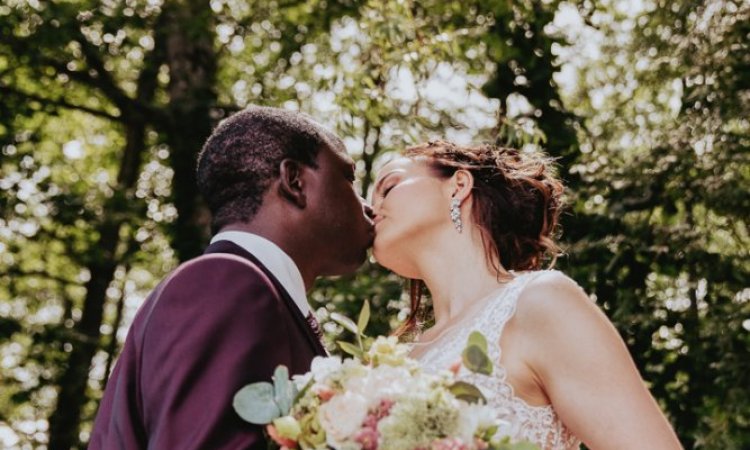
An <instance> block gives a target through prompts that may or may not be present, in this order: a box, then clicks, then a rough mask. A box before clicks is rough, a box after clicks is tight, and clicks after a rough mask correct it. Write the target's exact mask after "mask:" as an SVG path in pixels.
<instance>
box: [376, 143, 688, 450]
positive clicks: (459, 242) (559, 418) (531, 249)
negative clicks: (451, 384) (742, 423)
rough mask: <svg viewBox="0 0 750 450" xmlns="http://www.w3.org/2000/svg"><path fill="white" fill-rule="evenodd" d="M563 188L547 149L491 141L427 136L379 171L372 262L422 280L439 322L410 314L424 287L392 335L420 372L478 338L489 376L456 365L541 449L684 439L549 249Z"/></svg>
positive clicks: (452, 360)
mask: <svg viewBox="0 0 750 450" xmlns="http://www.w3.org/2000/svg"><path fill="white" fill-rule="evenodd" d="M562 192H563V187H562V184H561V183H560V182H559V181H558V180H557V179H555V178H554V177H553V175H552V174H550V161H549V160H548V159H545V158H544V157H541V156H538V155H533V154H529V153H519V152H518V151H515V150H510V149H501V148H497V147H494V146H490V145H485V146H478V147H462V146H458V145H455V144H452V143H450V142H445V141H438V142H429V143H426V144H422V145H419V146H416V147H412V148H409V149H408V150H406V152H405V153H404V155H403V156H402V157H400V158H398V159H396V160H393V161H391V162H389V163H388V164H387V165H386V166H385V167H383V169H382V170H381V172H380V174H379V175H378V179H377V182H376V184H375V190H374V193H373V209H374V213H375V231H376V238H375V243H374V255H375V258H376V259H377V260H378V261H379V262H380V264H382V265H383V266H385V267H387V268H389V269H391V270H393V271H394V272H396V273H398V274H399V275H402V276H404V277H407V278H410V279H412V280H415V283H417V285H418V284H419V283H422V282H423V283H424V284H425V285H426V287H427V288H428V289H429V291H430V294H431V296H432V302H433V309H434V317H435V324H434V326H432V327H431V328H429V329H427V330H420V329H419V326H418V324H417V321H416V313H417V310H418V309H419V302H420V299H419V287H417V288H416V289H412V308H411V311H412V312H411V315H410V317H409V319H408V320H407V322H406V323H405V324H404V326H403V327H402V329H401V330H400V332H406V331H411V332H416V333H417V336H418V337H417V338H416V340H415V342H414V344H413V350H412V355H411V356H413V357H414V358H416V359H418V360H419V361H420V362H421V363H422V364H423V366H424V367H426V368H427V369H428V370H440V369H448V368H450V367H451V366H453V367H455V365H456V363H457V362H459V361H461V352H462V350H463V348H464V346H465V344H466V339H467V337H468V335H469V334H470V333H471V331H474V330H478V331H480V332H482V334H484V336H485V337H486V338H487V341H488V343H489V345H488V355H489V356H490V358H491V359H492V365H493V370H492V373H491V374H490V375H482V374H475V373H472V372H469V371H468V370H466V369H465V368H460V369H459V370H460V372H459V377H461V378H463V379H465V380H467V381H470V382H472V383H474V384H475V385H477V386H479V387H480V389H482V391H483V393H484V395H485V397H486V398H487V399H488V402H489V403H490V404H491V405H492V406H495V407H497V408H498V410H500V411H505V412H507V417H506V419H507V420H508V421H509V422H510V424H511V430H512V431H511V432H512V434H513V437H514V438H518V439H521V440H523V439H525V440H529V441H531V442H533V443H535V444H537V445H540V446H541V447H542V448H544V449H573V448H578V446H579V445H580V443H581V441H582V442H583V443H585V444H586V446H587V447H588V448H591V449H639V450H643V449H659V450H667V449H679V448H681V446H680V444H679V442H678V440H677V437H676V436H675V434H674V432H673V431H672V429H671V427H670V425H669V423H668V422H667V420H666V419H665V418H664V416H663V415H662V413H661V411H660V410H659V407H658V406H657V404H656V402H655V401H654V399H653V398H652V397H651V395H650V393H649V391H648V390H647V388H646V387H645V386H644V383H643V381H642V380H641V377H640V375H639V373H638V371H637V369H636V367H635V365H634V364H633V361H632V359H631V357H630V355H629V354H628V351H627V349H626V347H625V345H624V343H623V341H622V339H621V338H620V336H619V335H618V333H617V331H616V330H615V328H614V327H613V326H612V325H611V324H610V322H609V320H608V319H607V318H606V316H605V315H604V314H603V313H602V312H601V311H600V310H599V308H597V306H596V305H595V304H594V303H593V302H592V301H591V300H589V298H588V297H587V295H586V294H585V293H584V292H583V291H582V290H581V288H579V287H578V285H577V284H576V283H575V282H574V281H572V280H571V279H570V278H568V277H567V276H565V275H564V274H562V273H560V272H558V271H553V270H540V267H541V265H542V261H543V259H544V258H545V257H547V256H552V257H553V258H554V256H555V254H556V253H557V250H558V248H557V246H556V245H555V243H554V241H553V235H554V233H555V231H556V228H557V220H558V216H559V214H560V209H561V197H562Z"/></svg>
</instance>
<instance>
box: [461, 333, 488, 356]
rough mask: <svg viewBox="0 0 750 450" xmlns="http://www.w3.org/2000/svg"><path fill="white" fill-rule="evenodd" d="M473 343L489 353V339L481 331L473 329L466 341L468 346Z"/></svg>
mask: <svg viewBox="0 0 750 450" xmlns="http://www.w3.org/2000/svg"><path fill="white" fill-rule="evenodd" d="M471 345H476V346H477V347H479V348H480V349H482V351H483V352H484V353H487V339H486V338H485V337H484V335H483V334H482V333H480V332H479V331H472V332H471V334H470V335H469V339H468V340H467V342H466V347H469V346H471Z"/></svg>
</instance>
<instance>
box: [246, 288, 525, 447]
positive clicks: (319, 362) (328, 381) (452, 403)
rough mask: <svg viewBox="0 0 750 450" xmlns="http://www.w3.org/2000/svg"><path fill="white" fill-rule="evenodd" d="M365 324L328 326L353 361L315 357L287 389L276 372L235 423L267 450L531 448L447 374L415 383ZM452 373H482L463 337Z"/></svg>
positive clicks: (285, 375) (396, 349) (484, 364)
mask: <svg viewBox="0 0 750 450" xmlns="http://www.w3.org/2000/svg"><path fill="white" fill-rule="evenodd" d="M369 318H370V306H369V303H367V302H365V303H364V306H363V307H362V309H361V311H360V313H359V318H358V320H357V322H356V323H355V322H354V321H352V320H351V319H349V318H347V317H345V316H343V315H336V316H332V319H333V320H335V321H336V322H337V323H339V324H340V325H341V326H342V327H344V328H345V329H346V330H348V331H349V332H351V333H353V334H354V335H355V337H356V343H349V342H344V341H339V342H338V345H339V347H340V348H341V349H342V350H343V351H344V352H346V353H348V354H350V355H352V356H353V358H350V359H345V360H343V361H342V360H341V358H339V357H337V356H334V357H326V358H322V357H316V358H315V359H314V360H313V362H312V367H311V370H310V371H309V372H308V373H306V374H303V375H295V376H294V377H293V379H292V380H290V379H289V372H288V370H287V369H286V368H285V367H284V366H279V367H278V368H277V369H276V371H275V372H274V375H273V380H272V381H273V383H269V382H258V383H253V384H250V385H247V386H245V387H243V388H242V389H240V390H239V391H238V392H237V394H236V395H235V398H234V402H233V405H234V409H235V410H236V411H237V413H238V415H239V416H240V417H241V418H242V419H244V420H245V421H247V422H250V423H253V424H256V425H266V428H265V430H266V432H267V434H268V436H269V438H270V439H269V444H270V446H271V447H270V448H278V447H280V448H282V449H293V448H301V449H304V450H318V449H331V448H332V449H336V450H350V449H351V450H378V448H387V449H389V450H414V449H417V448H424V449H430V450H442V449H461V450H475V449H480V448H481V449H484V450H533V449H536V448H537V447H536V446H534V445H532V444H528V443H515V442H511V441H510V439H509V437H508V433H507V432H508V430H509V429H510V428H509V426H510V424H509V423H508V422H507V421H505V420H503V419H502V418H501V417H500V412H499V411H497V410H495V409H492V408H491V407H489V406H488V405H487V400H486V398H485V397H484V395H483V394H482V392H481V391H480V390H479V389H478V388H477V387H476V386H474V385H472V384H470V383H467V382H464V381H460V380H457V379H456V374H457V372H456V371H455V370H453V371H451V370H445V371H443V372H442V373H438V374H428V373H424V372H422V370H421V368H420V367H419V364H418V363H417V362H416V361H415V360H413V359H411V358H409V357H408V353H409V346H408V345H405V344H399V343H398V341H397V339H396V338H395V337H383V336H379V337H377V338H375V339H372V338H369V337H367V336H366V335H365V333H364V331H365V329H366V328H367V324H368V321H369ZM462 363H463V365H464V366H465V367H466V368H467V370H470V371H472V372H474V373H480V374H483V375H490V374H491V373H492V364H491V361H490V358H489V357H488V356H487V340H486V339H485V337H484V336H483V335H482V334H481V333H479V332H473V333H471V335H470V336H469V338H468V340H467V345H466V349H465V350H464V352H463V357H462ZM446 369H447V368H446ZM276 446H278V447H276Z"/></svg>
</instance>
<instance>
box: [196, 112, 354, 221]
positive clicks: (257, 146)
mask: <svg viewBox="0 0 750 450" xmlns="http://www.w3.org/2000/svg"><path fill="white" fill-rule="evenodd" d="M325 147H329V148H331V149H334V150H338V149H343V142H341V139H339V138H338V137H337V136H335V135H334V134H333V133H331V132H330V131H328V130H326V129H325V128H323V127H322V126H321V125H320V124H318V123H316V122H315V121H314V120H312V118H311V117H309V116H307V115H306V114H302V113H299V112H294V111H287V110H284V109H279V108H270V107H261V106H251V107H249V108H247V109H245V110H243V111H240V112H238V113H236V114H234V115H232V116H230V117H229V118H227V119H225V120H224V121H222V122H221V123H220V124H219V126H218V127H216V129H215V130H214V131H213V133H212V134H211V136H209V138H208V140H207V141H206V143H205V145H204V146H203V149H202V150H201V153H200V155H199V156H198V167H197V183H198V189H199V191H200V193H201V195H203V198H204V199H205V200H206V202H207V203H208V207H209V209H210V210H211V214H212V215H213V222H212V228H213V230H214V232H216V231H218V230H219V229H220V228H221V227H223V226H224V225H227V224H230V223H234V222H247V221H249V220H250V219H252V218H253V216H255V214H256V213H257V212H258V209H259V208H260V206H261V203H262V201H263V194H264V193H265V192H266V189H268V186H269V185H270V184H271V181H272V180H273V179H274V178H276V177H278V176H279V165H280V163H281V161H282V160H284V159H286V158H292V159H295V160H297V161H300V162H302V163H303V164H306V165H309V166H312V167H317V165H316V163H315V160H316V157H317V155H318V152H319V150H320V149H321V148H325Z"/></svg>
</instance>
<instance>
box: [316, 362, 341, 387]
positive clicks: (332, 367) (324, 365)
mask: <svg viewBox="0 0 750 450" xmlns="http://www.w3.org/2000/svg"><path fill="white" fill-rule="evenodd" d="M340 367H341V358H340V357H338V356H327V357H323V356H316V357H315V358H313V360H312V363H311V364H310V373H311V374H312V376H313V378H315V381H316V382H318V383H320V382H322V381H323V380H325V379H326V378H327V377H328V376H329V375H331V374H332V373H334V372H336V371H337V370H339V368H340Z"/></svg>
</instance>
